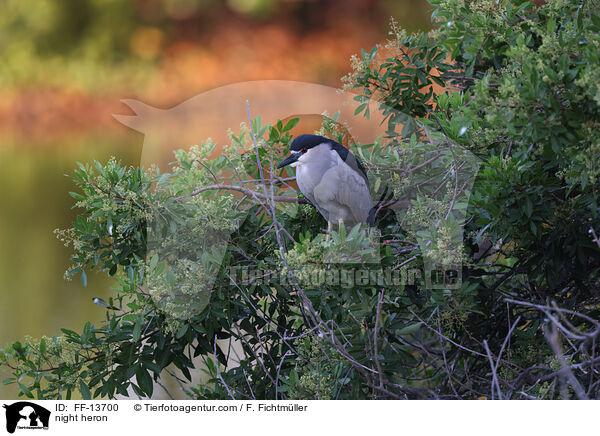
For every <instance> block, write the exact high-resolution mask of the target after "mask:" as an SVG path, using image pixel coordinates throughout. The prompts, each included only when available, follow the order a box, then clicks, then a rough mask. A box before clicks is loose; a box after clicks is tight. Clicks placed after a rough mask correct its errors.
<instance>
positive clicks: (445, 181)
mask: <svg viewBox="0 0 600 436" xmlns="http://www.w3.org/2000/svg"><path fill="white" fill-rule="evenodd" d="M355 97H356V96H355V95H354V94H351V93H348V92H345V93H342V92H340V91H339V90H338V89H336V88H332V87H328V86H323V85H318V84H312V83H303V82H292V81H279V80H265V81H254V82H243V83H236V84H231V85H227V86H224V87H221V88H217V89H213V90H210V91H208V92H205V93H203V94H200V95H197V96H195V97H192V98H190V99H188V100H186V101H184V102H182V103H181V104H179V105H177V106H175V107H172V108H170V109H159V108H154V107H152V106H149V105H147V104H144V103H142V102H140V101H137V100H122V101H123V103H124V104H126V105H127V106H128V107H129V108H130V109H131V110H132V111H133V112H134V115H113V116H114V117H115V118H116V119H117V120H118V121H120V122H121V123H123V124H124V125H126V126H128V127H130V128H132V129H134V130H136V131H138V132H141V133H143V134H144V146H143V149H142V157H141V166H143V167H146V168H147V167H149V166H150V165H156V166H158V167H159V168H160V169H161V170H162V172H169V167H168V165H167V164H168V162H171V161H172V160H173V151H174V150H177V149H188V148H189V147H190V146H192V145H195V144H199V143H201V142H202V141H205V140H207V139H208V138H210V139H211V140H212V142H213V143H215V144H216V146H215V147H214V148H213V149H212V150H211V151H210V152H207V154H205V157H206V159H215V158H217V157H219V156H220V155H222V154H223V151H224V146H225V145H227V144H229V143H230V141H231V137H230V136H229V134H228V131H237V129H238V127H239V126H240V124H241V123H246V124H247V125H248V124H251V122H250V121H249V120H250V119H251V117H250V110H249V107H250V108H251V109H252V115H253V116H256V115H260V117H261V118H262V121H263V125H264V124H266V123H270V124H273V125H274V124H275V123H276V122H277V120H284V122H285V120H289V119H291V118H293V117H299V118H300V123H299V124H298V125H297V126H296V127H295V128H294V130H293V132H292V133H293V136H297V135H298V134H300V133H313V131H315V130H318V129H319V128H320V124H321V121H322V119H323V117H322V114H323V113H325V112H326V113H329V114H334V113H336V112H339V121H338V122H339V123H341V124H343V125H344V126H345V128H346V129H347V131H348V132H349V133H350V134H351V136H352V138H353V140H354V141H355V142H356V143H359V144H373V145H372V146H369V147H367V148H362V149H361V150H360V153H359V154H357V158H358V159H361V158H367V159H368V160H369V162H370V167H369V168H366V170H367V173H368V179H369V180H368V182H369V185H370V190H371V197H372V199H373V200H374V201H375V204H374V213H375V214H378V213H380V212H382V211H383V210H384V209H387V210H388V214H389V211H392V212H391V214H392V216H393V218H394V219H395V220H396V221H397V222H398V223H399V224H400V226H401V227H403V228H406V229H407V230H409V231H410V232H411V233H412V234H413V235H416V239H417V243H418V248H419V249H420V254H421V256H422V259H423V265H422V268H421V272H419V273H418V275H419V276H421V277H420V278H421V279H423V280H425V281H426V282H427V283H426V284H427V286H430V287H438V288H439V287H445V288H448V287H450V288H452V287H454V288H455V287H458V286H460V284H461V283H460V262H461V259H462V245H463V224H464V222H465V216H466V207H467V203H468V199H469V195H470V188H471V185H472V183H473V180H474V175H475V174H476V173H477V170H478V166H479V161H478V159H477V158H476V157H475V156H474V155H472V154H471V153H469V152H468V151H467V150H465V149H464V148H462V147H461V146H459V145H458V144H456V143H454V142H453V141H452V140H450V139H449V138H448V137H446V135H444V133H443V132H439V131H435V130H434V129H432V128H431V127H428V126H426V125H425V124H423V123H422V122H420V121H419V120H415V119H412V118H410V117H408V116H405V115H403V114H401V115H403V117H404V118H403V119H404V120H405V121H404V122H403V123H402V124H398V125H397V126H395V129H393V130H392V131H390V126H389V125H388V123H387V122H386V121H387V119H388V118H387V117H388V116H389V114H390V113H397V111H395V110H394V109H392V108H385V107H381V105H380V104H379V103H377V102H371V103H370V104H372V105H373V106H374V107H373V108H372V109H371V111H370V113H371V115H370V117H369V118H366V117H364V116H363V115H361V114H359V115H357V113H359V112H360V111H357V108H358V106H359V105H360V104H361V103H363V101H357V100H356V99H355ZM247 104H249V107H248V106H247ZM376 109H379V110H376ZM384 114H386V115H385V116H384ZM396 118H397V119H401V117H396ZM408 127H410V128H408ZM311 130H312V131H311ZM254 133H256V132H253V134H254ZM249 151H251V153H249V154H248V156H249V158H250V159H254V154H253V151H252V150H249ZM285 151H287V150H285ZM282 152H284V150H282ZM355 153H356V151H355ZM360 154H362V156H361V155H360ZM344 156H346V157H344ZM390 156H394V157H396V158H397V159H396V161H397V162H401V163H402V164H401V165H400V164H399V165H397V166H394V167H390V166H389V165H387V164H386V162H385V159H386V158H389V157H390ZM341 157H343V158H344V159H345V160H348V159H350V160H352V159H354V157H353V155H352V154H351V153H346V152H343V153H341ZM347 163H348V165H350V166H352V165H351V164H352V162H347ZM200 164H201V165H204V163H202V162H201V163H200ZM275 164H276V163H275ZM354 166H356V164H354ZM271 169H273V168H271ZM231 177H232V180H233V179H234V178H236V179H238V180H236V182H235V183H238V182H240V183H242V185H241V187H242V188H244V187H248V186H252V185H250V184H248V185H244V183H247V182H248V180H239V179H248V178H249V177H248V175H247V174H244V173H240V169H239V168H237V169H235V175H234V173H233V171H232V172H231ZM215 183H218V182H215ZM225 184H226V183H225ZM257 186H258V185H257ZM288 186H290V185H288ZM199 188H201V187H199ZM313 188H314V190H316V191H315V192H319V193H321V192H325V193H327V192H328V190H330V187H328V186H319V185H318V183H317V184H316V185H315V186H314V187H313ZM321 188H323V189H321ZM240 190H241V192H242V193H245V194H244V195H246V196H248V191H243V189H240ZM215 192H216V193H215V196H217V195H218V191H215ZM257 192H258V191H257ZM259 194H260V195H263V194H264V193H262V191H261V192H259ZM290 195H293V193H290ZM240 197H241V196H240ZM234 206H235V205H234ZM276 206H277V205H276ZM232 207H233V206H232ZM286 207H288V208H290V207H291V208H293V207H300V206H299V205H297V204H296V205H292V206H290V205H289V204H286ZM243 214H244V211H243V210H242V211H241V214H240V215H239V216H238V217H237V218H235V219H233V218H232V219H231V220H230V221H227V220H224V221H223V222H224V223H225V224H227V225H225V224H224V225H223V226H221V227H220V228H218V229H211V231H210V232H208V233H207V234H205V235H204V236H202V237H201V238H200V239H197V240H196V243H195V244H191V245H190V241H192V240H193V239H194V238H195V237H197V235H195V234H190V232H187V231H184V232H181V231H180V229H181V228H182V227H181V226H177V225H174V226H172V228H173V229H178V230H173V231H171V232H169V231H168V230H167V231H166V233H165V231H156V229H155V228H152V226H149V228H148V235H149V241H150V242H149V247H148V256H149V258H148V262H150V263H152V262H153V261H154V263H156V262H157V261H158V260H157V259H162V258H168V259H169V261H168V265H167V266H166V268H165V269H164V270H161V271H162V273H161V275H160V277H157V282H156V283H155V285H156V289H158V288H160V287H163V288H164V287H167V288H169V289H170V292H169V293H164V292H163V293H160V292H158V293H157V298H158V299H159V300H161V301H163V306H164V308H165V309H167V310H170V311H171V312H173V314H176V315H177V314H180V316H182V317H187V316H190V315H193V314H194V313H198V312H199V311H201V310H202V309H203V308H204V307H205V306H206V304H207V303H208V301H209V298H210V292H203V291H202V290H201V291H198V289H195V290H189V289H188V290H186V289H184V287H185V286H184V285H183V281H181V280H180V278H181V277H190V275H192V276H194V277H196V278H197V283H204V285H205V286H200V288H202V289H207V290H208V289H211V287H212V286H211V283H212V282H211V276H214V275H215V274H216V271H217V270H218V266H219V264H220V262H221V261H222V259H223V257H224V256H225V248H226V247H227V244H228V241H229V240H230V236H231V234H232V233H233V232H235V231H236V230H237V228H238V226H239V224H240V223H241V222H243V219H244V216H243ZM179 218H180V221H183V222H185V221H186V220H187V218H186V217H179ZM172 219H175V220H176V219H177V218H172ZM189 228H191V227H188V229H189ZM196 228H197V229H198V228H199V227H196ZM346 236H352V235H346ZM375 239H376V241H375V244H380V241H379V240H378V239H377V238H375ZM347 240H348V239H347V238H346V241H347ZM186 245H187V246H192V245H193V247H194V248H193V250H194V253H190V252H189V251H188V252H186V251H185V250H182V249H181V247H184V246H186ZM348 246H349V247H351V245H348ZM381 248H382V247H381V246H378V247H377V250H380V249H381ZM413 248H414V247H413ZM353 250H354V253H349V254H348V255H346V254H344V253H342V255H339V250H337V251H336V250H332V252H331V255H332V256H331V258H330V259H329V261H328V262H329V263H332V264H336V263H337V264H344V263H349V262H353V261H354V260H355V257H356V256H355V254H356V253H357V252H360V251H361V250H362V248H361V247H358V248H356V249H354V248H353ZM377 250H375V251H377ZM167 252H168V253H167ZM199 252H201V254H200V255H198V253H199ZM377 258H378V257H377V256H375V257H374V258H373V259H371V263H372V262H373V261H375V262H377ZM202 259H204V260H205V261H203V260H202ZM412 260H414V259H412ZM169 271H170V272H169ZM440 273H441V276H440ZM448 274H449V275H448ZM449 276H451V280H450V281H449V280H448V277H449ZM169 277H170V278H169ZM417 278H419V277H417ZM167 279H168V280H167ZM196 288H197V287H196ZM150 293H151V295H153V294H152V289H150ZM167 294H168V295H167ZM178 296H179V297H178Z"/></svg>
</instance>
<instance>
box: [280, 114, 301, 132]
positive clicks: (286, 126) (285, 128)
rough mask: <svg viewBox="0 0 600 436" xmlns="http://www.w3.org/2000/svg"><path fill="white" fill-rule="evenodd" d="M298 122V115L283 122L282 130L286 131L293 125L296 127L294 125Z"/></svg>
mask: <svg viewBox="0 0 600 436" xmlns="http://www.w3.org/2000/svg"><path fill="white" fill-rule="evenodd" d="M299 122H300V118H298V117H296V118H292V119H291V120H289V121H288V122H287V123H285V127H284V128H283V130H282V132H287V131H288V130H292V129H293V128H294V127H296V125H297V124H298V123H299Z"/></svg>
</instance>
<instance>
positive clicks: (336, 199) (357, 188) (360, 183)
mask: <svg viewBox="0 0 600 436" xmlns="http://www.w3.org/2000/svg"><path fill="white" fill-rule="evenodd" d="M286 165H291V166H292V167H295V168H296V182H297V183H298V187H299V188H300V191H301V192H302V194H304V197H306V199H307V200H308V201H310V202H311V203H312V204H313V205H314V206H315V207H316V208H317V210H318V211H319V213H320V214H321V215H323V217H324V218H325V219H326V220H327V223H328V231H329V232H331V230H332V228H333V226H334V225H340V224H341V223H342V222H343V224H344V225H345V226H347V227H353V226H355V225H356V224H358V223H368V224H369V225H370V226H373V225H374V218H375V213H374V212H375V211H374V209H373V201H372V200H371V193H370V191H369V181H368V179H367V173H366V172H365V169H364V168H363V166H362V165H361V163H360V162H359V161H358V160H357V159H356V158H355V157H354V155H353V154H352V153H350V152H349V151H348V149H346V148H345V147H344V146H342V145H341V144H339V143H338V142H336V141H333V140H331V139H328V138H325V137H323V136H317V135H300V136H298V137H297V138H296V139H294V140H293V141H292V145H291V146H290V155H289V156H288V157H286V158H285V159H284V160H283V161H282V162H281V163H280V164H279V165H278V166H277V169H279V168H283V167H284V166H286Z"/></svg>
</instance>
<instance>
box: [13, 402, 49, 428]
mask: <svg viewBox="0 0 600 436" xmlns="http://www.w3.org/2000/svg"><path fill="white" fill-rule="evenodd" d="M3 407H4V408H5V409H6V412H5V413H6V431H8V432H9V433H14V432H15V430H16V429H17V428H18V429H41V428H43V429H46V430H47V429H48V426H49V424H50V411H49V410H48V409H45V408H44V407H42V406H39V405H37V404H35V403H31V402H29V401H19V402H17V403H13V404H9V405H6V404H5V405H3Z"/></svg>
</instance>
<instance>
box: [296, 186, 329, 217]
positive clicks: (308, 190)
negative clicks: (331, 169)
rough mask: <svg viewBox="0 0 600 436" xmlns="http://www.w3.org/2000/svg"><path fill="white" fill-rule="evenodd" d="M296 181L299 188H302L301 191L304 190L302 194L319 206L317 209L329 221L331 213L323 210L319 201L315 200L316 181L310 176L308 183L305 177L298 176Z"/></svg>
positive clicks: (315, 205)
mask: <svg viewBox="0 0 600 436" xmlns="http://www.w3.org/2000/svg"><path fill="white" fill-rule="evenodd" d="M296 183H298V188H300V192H302V195H304V198H306V199H307V200H308V201H310V203H311V204H312V205H313V206H314V207H316V208H317V210H318V211H319V213H320V214H321V215H323V217H324V218H325V219H326V220H327V221H329V213H327V211H326V210H323V208H321V207H319V204H318V203H317V201H316V200H315V196H314V181H313V180H311V179H310V177H309V182H308V183H307V182H306V180H304V178H298V177H297V176H296Z"/></svg>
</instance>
